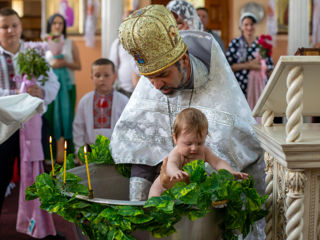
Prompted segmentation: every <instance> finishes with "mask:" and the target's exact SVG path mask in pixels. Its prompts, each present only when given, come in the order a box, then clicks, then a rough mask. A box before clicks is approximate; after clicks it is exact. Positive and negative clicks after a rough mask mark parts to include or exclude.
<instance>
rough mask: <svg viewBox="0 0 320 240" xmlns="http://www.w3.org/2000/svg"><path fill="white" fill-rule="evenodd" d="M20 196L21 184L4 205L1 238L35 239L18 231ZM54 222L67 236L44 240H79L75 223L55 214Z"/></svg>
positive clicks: (61, 232) (1, 216) (60, 233)
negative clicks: (75, 230) (75, 231)
mask: <svg viewBox="0 0 320 240" xmlns="http://www.w3.org/2000/svg"><path fill="white" fill-rule="evenodd" d="M18 197H19V186H18V185H17V186H16V187H15V188H14V189H13V191H12V193H11V195H9V196H8V197H7V198H6V199H5V201H4V205H3V209H2V214H1V215H0V239H1V240H31V239H35V238H32V237H29V236H28V235H24V234H21V233H18V232H17V231H16V219H17V211H18ZM53 219H54V223H55V226H56V231H57V232H58V233H59V235H62V236H64V237H65V238H61V237H60V238H59V237H56V238H52V237H51V236H50V237H46V238H43V240H50V239H56V240H62V239H66V240H78V237H77V235H76V234H75V233H74V226H73V224H71V223H69V222H67V221H65V220H64V219H63V218H61V217H60V216H58V215H56V214H53Z"/></svg>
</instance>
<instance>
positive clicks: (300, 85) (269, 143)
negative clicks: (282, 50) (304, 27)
mask: <svg viewBox="0 0 320 240" xmlns="http://www.w3.org/2000/svg"><path fill="white" fill-rule="evenodd" d="M253 115H254V116H255V117H259V116H262V124H261V125H255V126H254V129H255V131H256V133H257V135H258V138H259V141H260V143H261V146H262V148H263V149H264V150H265V163H266V186H267V187H266V194H268V195H269V198H268V199H267V202H266V207H267V209H268V210H269V211H270V212H269V214H268V216H267V217H266V222H267V225H266V229H265V232H266V239H272V240H276V239H279V240H282V239H291V240H293V239H299V240H302V239H309V240H316V239H320V206H319V205H320V204H319V203H320V196H319V195H320V124H319V123H303V118H302V117H303V116H320V56H282V57H280V59H279V61H278V63H277V65H276V67H275V69H274V71H273V73H272V75H271V77H270V79H269V82H268V84H267V86H266V87H265V89H264V91H263V93H262V95H261V97H260V98H259V101H258V102H257V104H256V106H255V108H254V110H253ZM274 117H285V118H286V121H285V122H286V123H284V124H274V123H273V119H274Z"/></svg>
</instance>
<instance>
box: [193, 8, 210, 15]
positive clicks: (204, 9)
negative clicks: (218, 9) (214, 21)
mask: <svg viewBox="0 0 320 240" xmlns="http://www.w3.org/2000/svg"><path fill="white" fill-rule="evenodd" d="M196 10H197V11H198V10H203V11H205V12H207V13H208V14H209V11H208V9H206V8H205V7H198V8H197V9H196Z"/></svg>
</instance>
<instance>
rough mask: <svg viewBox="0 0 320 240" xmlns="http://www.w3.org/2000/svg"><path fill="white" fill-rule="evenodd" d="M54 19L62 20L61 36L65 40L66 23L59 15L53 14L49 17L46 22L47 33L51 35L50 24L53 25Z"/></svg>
mask: <svg viewBox="0 0 320 240" xmlns="http://www.w3.org/2000/svg"><path fill="white" fill-rule="evenodd" d="M56 17H60V18H62V20H63V29H62V34H63V36H64V38H67V23H66V19H65V18H64V17H63V16H62V15H61V14H60V13H55V14H53V15H52V16H51V17H49V19H48V21H47V33H51V28H52V23H53V20H54V19H55V18H56Z"/></svg>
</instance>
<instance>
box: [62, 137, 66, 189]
mask: <svg viewBox="0 0 320 240" xmlns="http://www.w3.org/2000/svg"><path fill="white" fill-rule="evenodd" d="M63 168H64V169H63V183H66V169H67V141H64V159H63Z"/></svg>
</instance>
